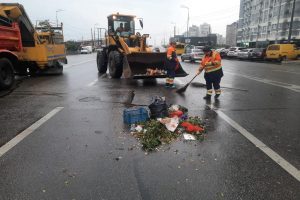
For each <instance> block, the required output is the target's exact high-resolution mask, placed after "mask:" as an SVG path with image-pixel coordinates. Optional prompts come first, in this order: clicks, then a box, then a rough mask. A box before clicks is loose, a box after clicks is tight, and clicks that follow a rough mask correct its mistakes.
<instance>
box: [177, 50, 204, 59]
mask: <svg viewBox="0 0 300 200" xmlns="http://www.w3.org/2000/svg"><path fill="white" fill-rule="evenodd" d="M203 56H204V52H203V50H202V49H186V50H185V52H184V53H183V54H182V55H181V60H182V62H184V61H185V60H190V61H191V62H195V61H196V60H197V61H199V60H202V58H203Z"/></svg>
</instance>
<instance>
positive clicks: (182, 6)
mask: <svg viewBox="0 0 300 200" xmlns="http://www.w3.org/2000/svg"><path fill="white" fill-rule="evenodd" d="M181 8H186V9H187V11H188V16H187V25H186V37H189V21H190V9H189V7H187V6H185V5H181Z"/></svg>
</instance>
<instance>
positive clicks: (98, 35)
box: [97, 28, 100, 46]
mask: <svg viewBox="0 0 300 200" xmlns="http://www.w3.org/2000/svg"><path fill="white" fill-rule="evenodd" d="M97 31H98V46H99V43H100V42H99V41H100V38H99V28H97Z"/></svg>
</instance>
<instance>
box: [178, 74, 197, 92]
mask: <svg viewBox="0 0 300 200" xmlns="http://www.w3.org/2000/svg"><path fill="white" fill-rule="evenodd" d="M198 75H199V74H196V75H195V76H194V78H192V80H191V81H190V82H188V83H187V84H186V85H185V86H183V87H182V88H179V89H178V90H176V92H177V93H183V92H185V91H186V89H187V87H189V85H190V84H191V82H192V81H193V80H194V79H195V78H196V77H197V76H198Z"/></svg>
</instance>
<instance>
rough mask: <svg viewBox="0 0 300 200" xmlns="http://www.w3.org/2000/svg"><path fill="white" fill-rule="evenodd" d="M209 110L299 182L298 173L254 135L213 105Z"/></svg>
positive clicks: (299, 174)
mask: <svg viewBox="0 0 300 200" xmlns="http://www.w3.org/2000/svg"><path fill="white" fill-rule="evenodd" d="M207 106H208V107H209V108H210V109H211V110H213V111H214V112H216V113H217V114H218V116H220V117H221V118H222V119H223V120H225V121H226V122H227V123H228V124H229V125H230V126H232V127H233V128H234V129H236V130H237V131H238V132H239V133H240V134H242V135H243V136H244V137H245V138H247V139H248V140H249V141H250V142H251V143H252V144H254V145H255V146H256V147H257V148H259V149H260V150H261V151H262V152H264V153H265V154H266V155H267V156H269V157H270V158H271V159H272V160H273V161H274V162H276V163H277V164H278V165H279V166H280V167H282V168H283V169H284V170H285V171H287V172H288V173H289V174H290V175H291V176H293V177H294V178H295V179H296V180H298V181H299V182H300V171H299V170H298V169H297V168H296V167H294V166H293V165H292V164H290V163H289V162H288V161H287V160H285V159H284V158H283V157H281V156H280V155H279V154H278V153H276V152H275V151H273V150H272V149H270V148H269V147H268V146H267V145H266V144H264V143H263V142H262V141H260V140H259V139H257V138H256V137H255V136H254V135H252V134H251V133H250V132H248V131H247V130H246V129H245V128H243V127H242V126H241V125H239V124H238V123H237V122H235V121H234V120H233V119H231V118H230V117H228V116H227V115H226V114H225V113H223V112H222V111H220V110H217V109H214V108H213V105H207Z"/></svg>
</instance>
